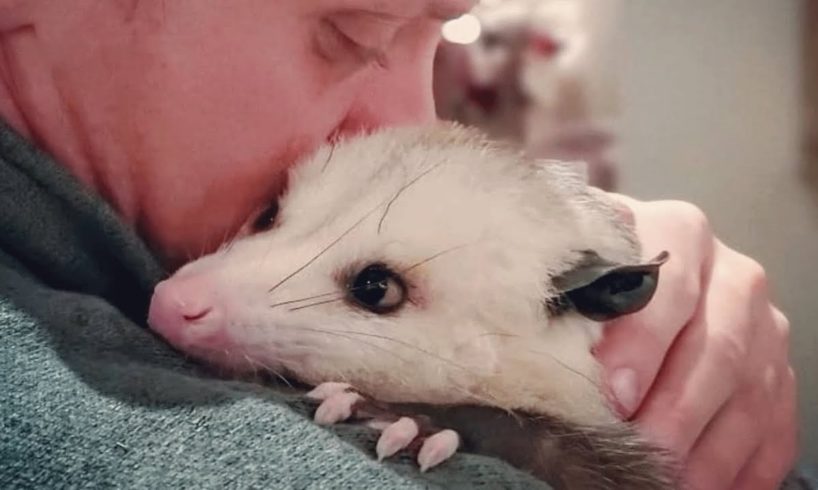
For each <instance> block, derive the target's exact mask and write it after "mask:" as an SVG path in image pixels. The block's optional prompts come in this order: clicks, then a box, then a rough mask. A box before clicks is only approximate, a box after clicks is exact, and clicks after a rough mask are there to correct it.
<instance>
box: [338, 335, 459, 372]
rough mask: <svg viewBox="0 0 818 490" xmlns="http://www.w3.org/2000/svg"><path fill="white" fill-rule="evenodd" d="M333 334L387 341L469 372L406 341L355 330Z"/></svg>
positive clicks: (449, 360)
mask: <svg viewBox="0 0 818 490" xmlns="http://www.w3.org/2000/svg"><path fill="white" fill-rule="evenodd" d="M333 332H336V333H345V334H350V335H360V336H362V337H372V338H375V339H380V340H388V341H390V342H394V343H396V344H399V345H402V346H404V347H409V348H411V349H414V350H416V351H418V352H420V353H422V354H425V355H427V356H429V357H431V358H434V359H437V360H438V361H442V362H444V363H446V364H449V365H450V366H454V367H456V368H458V369H461V370H463V371H466V372H469V371H470V370H469V369H468V368H466V367H465V366H462V365H460V364H458V363H456V362H454V361H453V360H451V359H446V358H445V357H442V356H439V355H437V354H435V353H433V352H430V351H428V350H426V349H423V348H422V347H418V346H416V345H412V344H410V343H409V342H406V341H403V340H399V339H396V338H393V337H390V336H388V335H379V334H375V333H369V332H359V331H357V330H333Z"/></svg>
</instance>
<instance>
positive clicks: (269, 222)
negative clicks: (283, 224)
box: [253, 201, 278, 232]
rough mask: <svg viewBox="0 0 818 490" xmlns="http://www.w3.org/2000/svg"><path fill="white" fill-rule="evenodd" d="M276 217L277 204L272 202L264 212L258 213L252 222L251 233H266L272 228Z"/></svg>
mask: <svg viewBox="0 0 818 490" xmlns="http://www.w3.org/2000/svg"><path fill="white" fill-rule="evenodd" d="M277 215H278V202H276V201H273V203H272V204H270V205H269V206H268V207H267V208H266V209H264V211H262V212H261V213H259V215H258V216H257V217H256V219H255V221H253V231H255V232H260V231H267V230H269V229H270V228H272V227H273V225H274V224H275V221H276V216H277Z"/></svg>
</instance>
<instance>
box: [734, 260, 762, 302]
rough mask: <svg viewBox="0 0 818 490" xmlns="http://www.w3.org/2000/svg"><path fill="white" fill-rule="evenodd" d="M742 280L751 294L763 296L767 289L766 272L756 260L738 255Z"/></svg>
mask: <svg viewBox="0 0 818 490" xmlns="http://www.w3.org/2000/svg"><path fill="white" fill-rule="evenodd" d="M738 260H739V261H740V262H739V264H738V265H739V267H740V269H739V270H741V271H742V272H743V276H742V280H743V282H744V283H745V284H746V285H747V286H748V287H749V289H750V291H751V293H753V294H761V295H765V294H766V292H767V287H768V278H767V271H766V270H764V267H763V266H762V265H761V264H760V263H759V262H758V261H756V260H754V259H752V258H750V257H747V256H746V255H741V254H739V255H738Z"/></svg>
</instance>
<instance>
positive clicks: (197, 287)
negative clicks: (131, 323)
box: [148, 275, 229, 349]
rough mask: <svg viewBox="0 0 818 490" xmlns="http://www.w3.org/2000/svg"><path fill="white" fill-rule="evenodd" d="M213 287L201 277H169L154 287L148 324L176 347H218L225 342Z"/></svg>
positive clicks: (225, 337)
mask: <svg viewBox="0 0 818 490" xmlns="http://www.w3.org/2000/svg"><path fill="white" fill-rule="evenodd" d="M217 294H218V293H217V289H216V288H215V287H214V285H213V284H211V282H210V281H209V280H208V279H207V278H206V277H201V276H195V275H194V276H186V277H178V276H176V277H172V278H170V279H168V280H165V281H163V282H161V283H159V285H157V286H156V289H155V290H154V293H153V298H152V299H151V306H150V311H149V313H148V324H149V325H150V327H151V328H152V329H153V330H154V331H155V332H156V333H158V334H159V335H161V336H162V337H164V338H165V339H166V340H167V341H168V342H170V343H171V344H173V345H175V346H176V347H179V348H182V349H184V348H185V347H189V346H196V347H211V348H212V347H221V346H225V345H226V344H228V343H229V338H228V336H227V332H226V327H227V323H226V321H225V320H226V316H225V314H224V308H223V306H222V305H220V304H219V301H218V295H217Z"/></svg>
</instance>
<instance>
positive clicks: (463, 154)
mask: <svg viewBox="0 0 818 490" xmlns="http://www.w3.org/2000/svg"><path fill="white" fill-rule="evenodd" d="M243 235H245V236H242V237H240V238H239V239H237V240H234V241H231V242H230V243H229V244H226V245H225V246H224V247H223V248H222V249H220V250H219V251H218V252H216V253H214V254H211V255H208V256H204V257H202V258H200V259H198V260H195V261H193V262H191V263H189V264H187V265H186V266H184V267H183V268H181V269H180V270H179V271H177V272H176V273H175V274H174V275H173V276H172V277H170V278H169V279H167V280H165V281H163V282H162V283H160V284H159V285H158V286H157V288H156V290H155V293H154V297H153V300H152V304H151V309H150V314H149V323H150V325H151V327H152V328H153V329H154V330H155V331H156V332H158V333H159V334H160V335H162V336H163V337H164V338H165V339H166V340H167V341H168V342H169V343H171V344H172V345H174V346H176V347H177V348H179V349H181V350H182V351H184V352H186V353H187V354H190V355H192V356H194V357H198V358H201V359H203V360H205V361H206V362H209V363H213V364H216V365H218V366H221V367H223V368H228V369H230V370H236V371H256V370H263V371H269V372H273V373H276V374H277V375H280V376H283V377H285V378H287V379H295V380H298V381H300V382H303V383H306V384H308V385H314V386H319V391H320V389H321V386H327V384H326V383H327V382H342V383H345V384H344V385H342V386H351V387H352V388H354V390H355V392H356V393H360V394H362V395H363V396H357V398H352V399H351V402H350V403H349V404H347V407H346V409H347V410H348V411H349V410H353V409H354V408H356V407H357V408H359V410H357V412H358V413H359V414H365V413H369V414H373V413H374V414H375V415H384V414H386V413H391V414H393V415H395V416H396V417H394V418H392V421H394V420H396V419H397V416H400V415H410V416H411V415H415V416H417V417H416V420H421V419H422V420H424V421H425V422H426V423H427V425H430V426H434V427H437V428H440V429H447V428H451V429H455V431H456V432H457V433H458V434H459V439H458V440H457V441H458V443H459V444H460V445H461V446H462V447H463V448H465V449H467V450H469V449H472V450H475V451H477V452H483V453H485V454H489V455H493V456H499V457H501V458H505V459H506V460H507V461H509V462H510V463H511V464H514V465H516V466H519V467H521V468H523V469H526V470H528V471H531V472H532V473H534V474H535V475H536V476H539V477H542V478H544V479H546V480H547V481H549V483H551V484H552V485H554V486H555V487H558V488H635V489H636V488H645V489H659V488H670V487H671V482H672V479H671V477H672V475H671V472H670V471H669V467H668V466H666V465H665V463H666V461H665V458H664V456H663V455H662V453H661V452H660V451H658V450H655V449H654V448H652V447H651V446H650V445H648V444H647V443H646V442H644V441H642V440H641V439H640V438H639V437H638V436H637V435H636V433H635V431H633V430H632V429H631V428H630V427H628V426H627V425H625V424H623V423H621V422H619V421H618V419H617V417H615V416H614V412H613V410H612V409H611V408H610V406H609V404H608V403H607V402H606V398H605V395H604V394H603V392H602V390H601V388H600V374H599V367H598V365H597V362H596V361H595V359H594V357H593V355H592V354H591V348H592V346H593V345H594V344H595V342H596V341H597V340H598V339H599V338H600V335H601V328H602V323H601V322H603V321H605V320H609V319H611V318H614V317H617V316H621V315H625V314H629V313H632V312H635V311H637V310H639V309H641V308H642V307H644V306H645V305H646V304H647V303H648V302H649V300H650V299H651V296H652V295H653V292H654V290H655V288H656V283H657V280H658V271H659V266H660V265H661V264H662V263H663V262H664V261H665V260H666V259H667V256H666V255H664V254H662V255H660V256H659V257H657V259H656V260H653V261H649V262H643V261H642V258H641V250H640V247H639V245H638V242H637V240H636V237H635V234H634V231H633V229H632V227H631V225H630V224H629V223H628V221H627V220H625V219H623V217H622V214H621V213H620V212H619V211H618V209H617V207H616V205H614V204H613V203H612V202H611V201H610V200H609V198H608V197H607V196H606V195H605V194H604V193H602V192H601V191H596V190H594V189H593V188H591V187H588V186H587V185H586V184H585V181H584V179H583V176H582V173H581V172H578V171H577V166H576V165H574V164H565V163H560V162H541V161H532V160H531V159H529V158H527V157H526V156H525V155H523V154H521V153H519V152H517V151H515V150H514V149H512V148H509V147H505V146H503V145H501V144H498V143H494V142H491V141H489V140H488V139H486V138H485V137H483V135H482V134H481V133H479V132H477V131H475V130H472V129H467V128H464V127H461V126H458V125H454V124H445V123H441V124H438V125H434V126H431V127H422V128H421V127H404V128H393V129H385V130H380V131H377V132H375V133H372V134H369V135H366V136H360V137H354V138H350V139H348V140H345V141H340V142H337V143H335V144H332V145H327V146H325V147H323V148H320V149H319V150H318V151H317V152H316V153H315V154H314V155H313V156H311V157H310V158H308V159H307V160H305V161H304V162H302V163H300V164H297V165H296V166H294V168H293V169H292V170H291V172H290V174H289V178H288V184H287V190H286V192H285V194H284V195H283V196H282V197H281V198H280V199H278V200H276V202H274V203H271V204H270V206H269V207H267V208H265V209H263V210H260V211H259V213H258V214H257V215H254V216H253V217H251V218H250V219H249V220H248V223H247V224H246V226H245V228H244V232H243ZM330 385H331V383H330ZM339 394H344V395H346V390H345V389H344V390H341V392H338V393H334V394H333V395H334V396H335V398H336V399H337V398H338V396H337V395H339ZM319 398H320V396H319ZM361 400H368V401H369V402H370V403H369V404H368V406H367V407H363V408H361V407H362V406H361V404H360V402H361ZM353 405H354V407H353ZM373 409H374V411H373ZM319 410H320V407H319ZM342 411H343V410H342ZM348 415H350V413H347V414H345V416H348ZM326 416H327V415H326V411H325V413H324V418H326ZM317 417H318V416H317ZM330 418H332V417H330ZM342 418H344V416H340V417H339V416H334V420H337V419H342ZM387 418H388V417H387ZM421 425H423V424H421ZM447 426H449V427H447ZM406 442H409V441H406ZM379 454H380V451H379Z"/></svg>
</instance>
